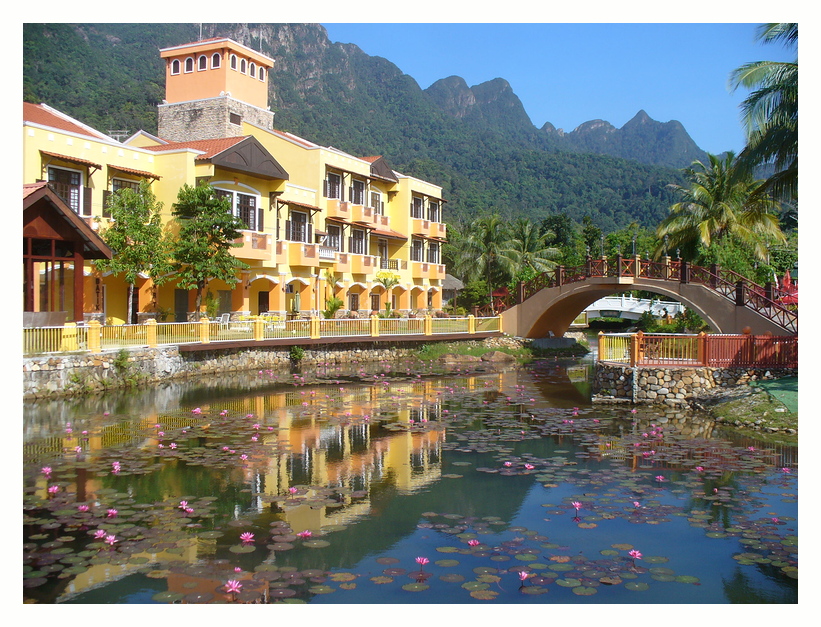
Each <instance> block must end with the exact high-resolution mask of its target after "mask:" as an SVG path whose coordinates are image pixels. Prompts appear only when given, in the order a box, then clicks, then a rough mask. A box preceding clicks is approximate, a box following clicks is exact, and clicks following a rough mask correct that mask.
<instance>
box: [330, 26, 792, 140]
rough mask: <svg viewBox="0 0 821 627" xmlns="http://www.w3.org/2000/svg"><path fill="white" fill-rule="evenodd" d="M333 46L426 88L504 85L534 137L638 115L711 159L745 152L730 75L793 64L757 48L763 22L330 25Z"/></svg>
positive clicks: (787, 56)
mask: <svg viewBox="0 0 821 627" xmlns="http://www.w3.org/2000/svg"><path fill="white" fill-rule="evenodd" d="M320 23H322V25H323V26H324V27H325V28H326V29H327V31H328V36H329V38H330V40H331V41H333V42H341V43H353V44H356V45H357V46H359V47H360V48H361V49H362V50H363V51H364V52H365V53H367V54H369V55H372V56H380V57H384V58H386V59H388V60H389V61H391V62H392V63H394V64H395V65H396V66H397V67H399V69H400V70H402V71H403V72H404V73H405V74H408V75H410V76H411V77H413V78H414V79H415V80H416V82H417V83H418V84H419V86H420V87H421V88H423V89H424V88H427V87H429V86H430V85H431V84H432V83H434V82H435V81H437V80H438V79H440V78H446V77H448V76H453V75H456V76H461V77H462V78H464V79H465V81H466V82H467V84H468V85H469V86H473V85H476V84H479V83H482V82H485V81H488V80H492V79H494V78H497V77H501V78H504V79H506V80H507V81H508V82H509V83H510V85H511V87H512V88H513V92H514V93H515V94H516V95H517V96H518V97H519V99H520V100H521V101H522V104H523V105H524V108H525V111H526V112H527V113H528V115H529V116H530V119H531V121H532V122H533V124H534V125H535V126H537V127H541V126H542V125H543V124H544V123H545V122H550V123H551V124H553V125H554V126H555V127H556V128H562V129H564V130H565V131H571V130H573V129H574V128H575V127H576V126H578V125H579V124H581V123H582V122H586V121H588V120H593V119H603V120H606V121H608V122H610V123H611V124H613V125H614V126H616V127H619V128H620V127H621V126H623V125H624V124H625V123H626V122H627V121H629V120H630V119H631V118H632V117H633V116H635V115H636V113H638V111H639V110H640V109H644V110H645V111H646V112H647V114H648V115H649V116H650V117H651V118H653V119H654V120H658V121H660V122H667V121H669V120H678V121H679V122H681V123H682V124H683V125H684V127H685V129H687V132H688V133H689V134H690V136H691V137H692V138H693V140H694V141H695V142H696V144H697V145H698V146H699V147H700V148H702V149H703V150H706V151H708V152H713V153H720V152H722V151H724V150H735V151H736V152H739V151H740V150H741V149H742V148H743V146H744V134H743V130H742V126H741V122H740V113H739V104H740V102H741V101H742V100H743V98H744V96H745V95H746V92H745V91H743V90H737V91H735V92H731V91H730V89H729V88H728V79H729V75H730V72H731V71H732V70H733V69H735V68H736V67H738V66H739V65H742V64H743V63H747V62H750V61H759V60H773V61H788V60H794V58H795V56H794V53H792V52H789V51H787V50H785V49H784V48H783V47H782V46H781V45H777V44H762V43H760V42H757V41H756V40H755V30H756V27H757V25H758V22H754V23H746V24H729V23H721V24H719V23H716V24H682V23H655V24H652V23H640V24H635V23H634V24H630V23H599V24H595V23H564V24H557V23H516V24H514V23H495V24H494V23H423V24H419V23H417V24H412V23H398V22H394V23H328V22H320Z"/></svg>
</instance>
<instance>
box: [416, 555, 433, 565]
mask: <svg viewBox="0 0 821 627" xmlns="http://www.w3.org/2000/svg"><path fill="white" fill-rule="evenodd" d="M429 562H430V560H429V559H428V558H427V557H417V558H416V563H417V564H419V565H420V566H424V565H425V564H428V563H429Z"/></svg>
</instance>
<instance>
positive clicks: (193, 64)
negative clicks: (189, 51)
mask: <svg viewBox="0 0 821 627" xmlns="http://www.w3.org/2000/svg"><path fill="white" fill-rule="evenodd" d="M189 65H190V66H191V69H190V70H189V69H188V66H189ZM196 65H197V64H196V61H195V60H194V57H186V58H185V63H183V66H182V71H183V74H191V72H193V71H194V68H195V67H196Z"/></svg>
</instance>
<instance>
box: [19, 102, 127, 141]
mask: <svg viewBox="0 0 821 627" xmlns="http://www.w3.org/2000/svg"><path fill="white" fill-rule="evenodd" d="M23 121H24V122H31V123H32V124H39V125H41V126H48V127H51V128H54V129H56V130H59V131H67V132H69V133H77V134H78V135H87V136H89V137H93V138H95V139H105V140H108V141H112V139H111V138H110V137H109V136H108V135H105V134H104V133H101V132H99V131H95V130H94V129H93V128H91V127H90V126H86V125H85V124H83V123H82V122H79V121H77V120H75V119H73V118H70V117H69V116H67V115H65V114H64V113H60V112H59V111H57V110H55V109H52V108H51V107H48V106H46V105H37V104H33V103H31V102H24V103H23Z"/></svg>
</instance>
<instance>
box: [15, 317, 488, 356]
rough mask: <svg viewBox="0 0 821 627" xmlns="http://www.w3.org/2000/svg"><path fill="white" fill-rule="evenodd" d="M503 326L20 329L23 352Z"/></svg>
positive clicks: (315, 322)
mask: <svg viewBox="0 0 821 627" xmlns="http://www.w3.org/2000/svg"><path fill="white" fill-rule="evenodd" d="M501 331H502V322H501V319H500V318H499V316H492V317H476V316H473V315H470V316H466V317H461V318H434V317H432V316H425V317H422V318H380V317H378V316H370V317H369V318H360V319H338V320H334V319H330V320H326V319H321V318H317V317H310V318H303V319H299V320H283V319H281V318H265V317H263V316H254V317H249V318H248V319H247V320H240V321H236V322H220V321H216V320H209V319H208V318H203V319H201V320H200V321H198V322H160V323H158V322H156V321H155V320H148V321H146V322H145V323H144V324H125V325H111V326H103V325H100V323H99V322H97V321H94V320H92V321H90V322H89V323H88V324H87V325H85V326H77V325H76V324H75V323H68V324H66V325H65V326H62V327H36V328H30V329H24V330H23V356H24V357H25V356H32V355H46V354H55V353H73V352H90V353H99V352H101V351H103V350H117V349H120V348H138V347H156V346H167V345H180V344H219V343H220V342H237V341H240V342H241V341H249V340H250V341H257V342H259V341H264V340H278V339H298V338H302V339H313V340H323V339H328V340H334V339H339V338H344V337H380V336H391V337H395V336H408V337H412V336H432V335H444V334H454V335H458V334H463V335H465V337H466V338H469V337H470V336H471V335H474V334H476V333H488V332H491V333H492V332H496V333H500V332H501ZM215 348H216V347H215Z"/></svg>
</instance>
